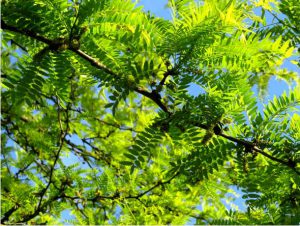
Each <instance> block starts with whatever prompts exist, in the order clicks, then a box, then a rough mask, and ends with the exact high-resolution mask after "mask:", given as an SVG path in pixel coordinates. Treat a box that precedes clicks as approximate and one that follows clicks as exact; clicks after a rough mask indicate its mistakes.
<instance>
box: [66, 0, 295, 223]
mask: <svg viewBox="0 0 300 226" xmlns="http://www.w3.org/2000/svg"><path fill="white" fill-rule="evenodd" d="M166 3H167V1H166V0H141V1H139V3H138V5H139V6H140V5H142V6H143V7H144V10H145V11H148V10H149V11H151V12H152V13H153V14H155V15H156V16H159V17H163V18H165V19H171V13H170V11H169V10H168V9H167V8H166V7H165V6H166ZM269 19H270V18H269ZM283 67H284V68H287V69H288V70H293V71H297V72H299V68H297V67H296V66H295V65H293V64H291V63H288V62H286V63H285V64H284V65H283ZM268 88H269V94H268V96H267V97H266V99H265V101H266V102H267V100H268V99H273V96H274V95H276V96H278V95H280V94H282V93H283V92H284V91H288V89H289V86H288V85H287V84H286V83H285V82H283V81H278V80H276V79H275V78H272V79H271V81H270V83H269V86H268ZM198 89H199V88H198V87H197V86H191V88H190V92H191V93H193V94H197V93H199V90H198ZM72 141H73V142H74V143H77V142H78V141H79V139H78V138H77V139H76V138H74V137H72ZM74 161H78V158H77V157H76V156H75V155H72V154H71V155H70V156H69V157H66V158H64V162H65V163H67V164H72V163H74ZM233 189H234V190H235V191H237V192H238V193H239V194H240V196H241V192H239V191H238V190H237V188H236V187H233ZM234 204H236V205H238V206H239V208H240V209H242V210H245V205H244V201H243V200H242V199H241V197H239V198H238V199H236V201H235V202H234ZM227 207H229V205H227ZM62 219H63V220H67V219H72V217H71V216H70V211H69V210H66V211H63V214H62ZM193 223H195V221H194V220H191V221H190V222H189V224H193Z"/></svg>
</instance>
